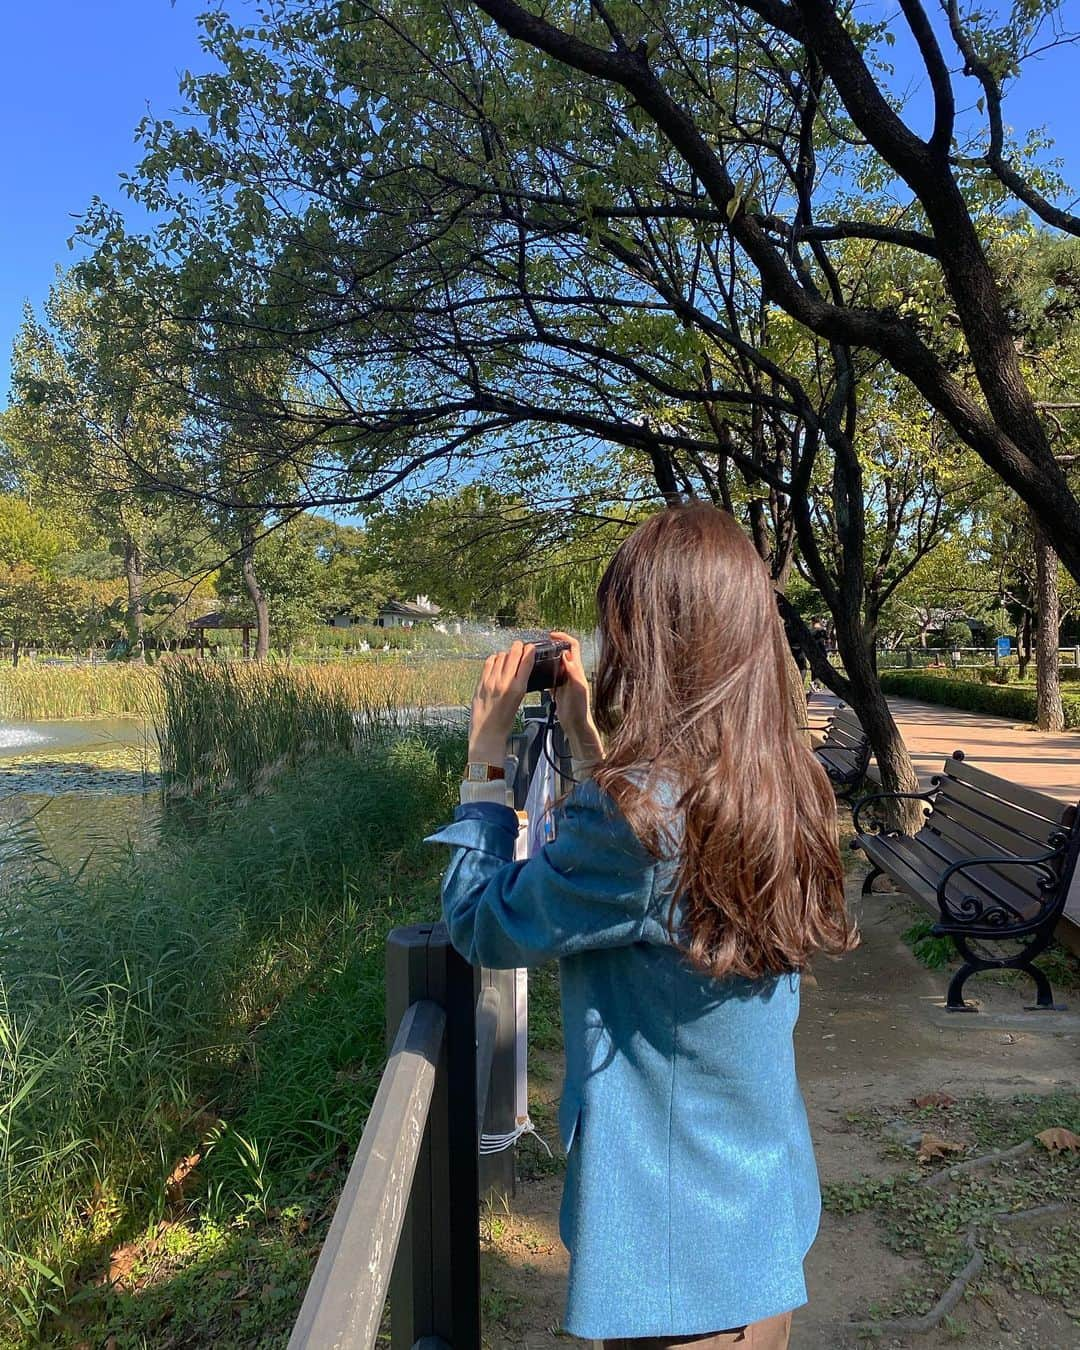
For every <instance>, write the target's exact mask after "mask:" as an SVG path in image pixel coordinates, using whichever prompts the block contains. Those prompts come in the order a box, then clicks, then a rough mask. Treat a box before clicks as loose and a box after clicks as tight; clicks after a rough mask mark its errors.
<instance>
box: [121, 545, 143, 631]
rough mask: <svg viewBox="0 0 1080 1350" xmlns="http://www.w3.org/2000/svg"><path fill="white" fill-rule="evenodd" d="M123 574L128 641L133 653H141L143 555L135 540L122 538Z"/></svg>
mask: <svg viewBox="0 0 1080 1350" xmlns="http://www.w3.org/2000/svg"><path fill="white" fill-rule="evenodd" d="M124 576H125V578H126V579H127V592H128V612H127V630H128V641H129V643H130V644H131V650H132V652H133V653H136V652H137V653H138V655H139V656H140V657H141V656H142V654H143V627H144V625H145V621H146V611H145V604H144V601H143V556H142V549H141V548H140V547H139V545H138V543H137V541H136V540H134V539H131V538H127V539H125V540H124Z"/></svg>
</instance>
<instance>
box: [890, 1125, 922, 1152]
mask: <svg viewBox="0 0 1080 1350" xmlns="http://www.w3.org/2000/svg"><path fill="white" fill-rule="evenodd" d="M885 1133H886V1134H887V1135H888V1136H889V1138H890V1139H895V1140H896V1142H897V1143H898V1144H903V1146H904V1147H905V1148H918V1147H919V1145H920V1144H921V1143H922V1137H923V1132H922V1130H919V1129H915V1128H914V1127H913V1126H912V1124H911V1122H910V1121H907V1120H901V1119H899V1118H897V1119H895V1120H890V1121H888V1122H887V1123H886V1125H885Z"/></svg>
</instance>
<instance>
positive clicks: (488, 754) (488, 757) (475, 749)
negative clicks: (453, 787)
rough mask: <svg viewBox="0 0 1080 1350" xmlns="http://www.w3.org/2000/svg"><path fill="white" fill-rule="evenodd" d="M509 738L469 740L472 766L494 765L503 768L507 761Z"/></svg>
mask: <svg viewBox="0 0 1080 1350" xmlns="http://www.w3.org/2000/svg"><path fill="white" fill-rule="evenodd" d="M506 746H507V738H506V737H505V736H504V737H502V738H501V739H500V738H499V737H497V736H490V735H487V736H477V737H475V738H472V737H470V739H469V763H470V764H494V765H496V766H497V767H499V768H501V767H502V765H503V763H504V761H505V760H506Z"/></svg>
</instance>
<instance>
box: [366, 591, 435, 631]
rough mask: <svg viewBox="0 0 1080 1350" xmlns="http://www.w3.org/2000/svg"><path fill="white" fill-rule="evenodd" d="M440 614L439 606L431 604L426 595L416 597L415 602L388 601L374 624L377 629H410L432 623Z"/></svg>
mask: <svg viewBox="0 0 1080 1350" xmlns="http://www.w3.org/2000/svg"><path fill="white" fill-rule="evenodd" d="M441 613H442V608H441V606H439V605H435V604H432V602H431V601H430V600H429V599H428V598H427V596H426V595H418V596H417V597H416V600H415V601H409V600H388V601H387V602H386V604H385V605H383V607H382V608H381V609H380V610H379V614H378V618H377V619H376V620H375V623H376V626H377V627H379V628H412V627H413V626H414V625H416V624H418V623H433V622H434V621H435V620H436V619H437V618H438V617H439V615H440V614H441Z"/></svg>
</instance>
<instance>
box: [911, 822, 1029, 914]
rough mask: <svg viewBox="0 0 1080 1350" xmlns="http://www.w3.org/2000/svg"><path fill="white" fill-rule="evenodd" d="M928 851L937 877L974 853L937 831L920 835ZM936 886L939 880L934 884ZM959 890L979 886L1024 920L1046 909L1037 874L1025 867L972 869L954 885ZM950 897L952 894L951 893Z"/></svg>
mask: <svg viewBox="0 0 1080 1350" xmlns="http://www.w3.org/2000/svg"><path fill="white" fill-rule="evenodd" d="M920 839H921V840H922V841H923V842H924V844H925V847H926V849H927V850H928V851H929V852H931V853H933V855H934V856H935V857H936V858H937V859H938V870H937V877H940V876H941V874H942V873H943V872H944V871H945V868H946V867H951V866H952V864H953V863H958V862H965V861H967V859H969V858H970V857H971V850H970V849H968V848H964V847H963V846H961V845H959V844H957V843H955V842H954V841H953V840H951V839H949V838H948V836H947V835H942V834H936V833H935V831H934V830H932V829H931V830H925V831H923V832H922V835H920ZM934 884H935V887H936V885H937V878H935V881H934ZM953 885H955V888H956V889H957V890H960V889H964V888H966V889H968V890H970V889H971V887H972V886H973V885H974V886H977V887H978V889H979V890H981V891H982V892H983V893H984V894H985V895H987V896H989V897H990V898H991V899H993V898H996V897H998V896H1000V897H1001V899H1002V900H1004V901H1006V902H1007V903H1008V904H1010V905H1011V906H1012V907H1013V909H1015V910H1017V911H1018V913H1020V914H1023V915H1024V917H1025V918H1030V917H1031V916H1032V915H1033V914H1037V913H1038V911H1039V910H1040V909H1041V908H1042V907H1043V897H1042V892H1041V891H1040V890H1039V888H1038V885H1037V877H1036V875H1035V873H1034V872H1032V871H1031V870H1030V869H1028V868H1023V867H1010V868H1008V869H1006V868H1004V867H1001V868H999V867H995V866H994V865H993V864H992V863H982V864H979V865H978V866H975V867H969V868H968V869H967V870H966V871H965V872H964V873H963V875H962V876H961V877H959V878H958V879H957V881H956V882H955V883H950V886H953ZM949 894H950V895H952V894H953V891H952V890H950V892H949Z"/></svg>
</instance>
